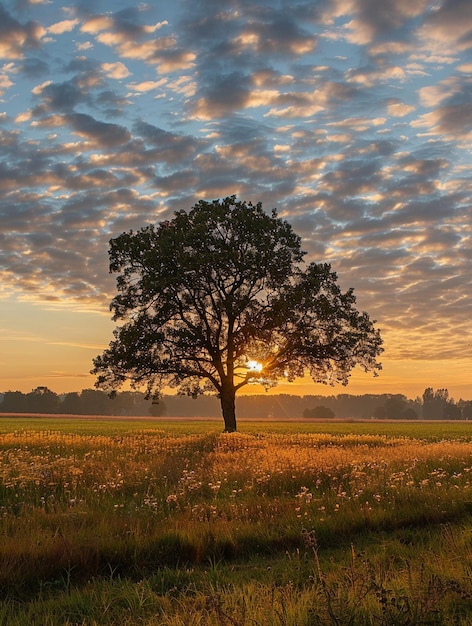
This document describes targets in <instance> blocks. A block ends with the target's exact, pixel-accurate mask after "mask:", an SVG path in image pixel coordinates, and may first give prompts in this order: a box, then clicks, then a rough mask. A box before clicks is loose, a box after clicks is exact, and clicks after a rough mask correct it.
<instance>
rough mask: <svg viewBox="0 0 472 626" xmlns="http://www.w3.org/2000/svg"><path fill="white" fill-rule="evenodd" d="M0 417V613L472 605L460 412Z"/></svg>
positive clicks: (292, 611)
mask: <svg viewBox="0 0 472 626" xmlns="http://www.w3.org/2000/svg"><path fill="white" fill-rule="evenodd" d="M219 426H220V425H219V424H217V423H215V422H205V421H194V422H190V421H188V422H184V421H178V420H174V421H170V420H169V421H167V422H165V421H161V422H157V421H139V420H135V421H126V420H112V419H103V420H90V419H83V420H72V419H64V420H62V419H58V418H55V419H54V418H51V419H50V418H44V417H42V418H37V419H35V418H23V417H14V418H13V417H11V418H10V417H4V418H1V419H0V533H1V538H0V593H1V596H0V625H5V626H7V625H8V626H10V625H12V626H20V625H21V626H23V625H24V624H30V625H33V626H53V625H64V626H65V625H67V626H72V625H77V626H78V625H83V626H85V625H87V626H88V625H90V626H92V625H102V624H103V625H112V624H113V625H115V624H122V625H125V626H126V625H135V624H143V625H148V626H151V625H158V624H159V625H163V626H177V625H189V626H190V625H192V626H193V625H195V626H196V625H208V626H213V625H215V626H217V625H218V626H228V625H233V626H254V625H260V626H262V625H280V626H311V625H317V624H319V625H323V624H335V625H339V626H341V625H342V626H344V625H353V626H355V625H369V624H372V625H374V624H382V625H384V626H394V625H405V626H406V625H417V624H418V625H419V624H438V625H441V624H444V625H453V624H454V625H459V626H460V625H463V626H465V625H466V624H470V623H472V577H471V574H472V428H471V426H470V425H469V424H468V423H465V422H455V423H438V422H434V423H419V422H415V423H398V422H395V423H385V422H384V423H377V422H364V423H348V422H330V423H303V424H297V423H294V422H287V423H283V422H272V423H269V422H265V423H264V424H262V423H258V422H246V423H244V422H243V423H242V424H241V432H239V433H231V434H223V433H220V432H218V431H217V429H218V427H219Z"/></svg>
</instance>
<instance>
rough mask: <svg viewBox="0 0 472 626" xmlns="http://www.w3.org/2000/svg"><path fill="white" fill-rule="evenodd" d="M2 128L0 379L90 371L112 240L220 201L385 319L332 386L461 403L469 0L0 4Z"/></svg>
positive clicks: (465, 352) (469, 139) (30, 382)
mask: <svg viewBox="0 0 472 626" xmlns="http://www.w3.org/2000/svg"><path fill="white" fill-rule="evenodd" d="M0 138H1V143H0V146H1V150H0V216H1V228H0V272H1V283H0V343H1V345H0V391H6V390H9V389H11V390H15V389H19V390H21V391H25V392H28V391H30V390H31V389H32V388H33V387H35V386H37V385H47V386H48V387H49V388H51V389H53V390H54V391H56V392H61V391H72V390H80V389H82V388H85V387H90V386H92V385H93V378H92V377H91V376H90V375H89V373H88V372H89V370H90V368H91V366H92V363H91V360H92V358H93V357H94V356H95V355H96V354H98V353H99V352H101V351H102V349H103V348H104V347H106V345H107V344H108V342H109V340H110V339H111V332H112V329H113V324H112V322H111V321H110V319H109V318H110V313H109V310H108V305H109V302H110V299H111V298H112V297H113V294H114V277H113V276H110V275H109V274H108V256H107V253H108V240H109V239H110V238H111V237H114V236H117V235H119V234H120V233H121V232H123V231H125V230H128V229H130V228H132V229H137V228H140V227H142V226H144V225H146V224H147V223H149V222H156V221H160V220H162V219H165V218H168V217H171V216H172V214H173V212H174V211H175V210H177V209H181V208H183V209H188V208H190V207H191V206H192V205H193V204H194V203H195V202H196V201H197V200H198V199H200V198H203V199H206V200H213V199H215V198H221V197H224V196H227V195H232V194H236V195H237V196H238V197H239V198H240V199H242V200H251V201H254V202H256V201H259V200H260V201H262V202H263V205H264V207H265V208H266V209H267V210H271V209H272V208H274V207H277V209H278V211H279V215H280V216H282V217H284V218H286V219H288V220H289V221H290V222H291V224H292V225H293V227H294V229H295V231H296V232H298V233H299V234H300V235H301V236H302V237H303V247H304V249H305V250H306V251H307V252H308V258H309V260H315V261H328V262H330V263H331V264H332V267H333V269H334V270H335V271H337V273H338V276H339V279H340V283H341V285H342V286H343V288H348V287H354V289H355V293H356V294H357V299H358V305H359V308H361V309H363V310H367V311H368V313H369V314H370V315H371V317H373V318H374V319H376V320H377V326H378V327H380V328H381V330H382V333H383V337H384V341H385V353H384V355H383V359H382V361H383V364H384V371H383V373H382V374H381V376H380V377H379V378H376V379H373V378H372V377H371V376H370V375H365V374H360V375H357V374H355V375H354V376H353V380H352V383H351V385H350V386H349V387H347V388H346V389H344V388H342V389H339V390H337V389H336V390H334V392H336V393H338V392H341V391H344V392H349V393H366V392H372V393H384V392H401V393H405V394H406V395H407V396H409V397H415V396H416V395H419V394H421V393H422V392H423V390H424V388H425V387H427V386H433V387H434V388H439V387H447V388H448V389H449V391H450V393H451V395H453V396H454V397H455V399H456V400H458V399H459V398H460V397H462V398H464V399H472V331H471V326H470V325H471V317H472V315H471V314H472V297H471V295H472V294H471V277H472V245H471V242H472V232H471V231H472V227H471V192H472V177H471V164H472V154H471V146H472V2H471V1H470V0H435V1H432V0H382V1H380V0H290V1H285V0H235V1H231V2H230V1H227V0H198V1H196V0H174V1H172V2H171V1H169V0H159V1H155V2H149V3H146V2H142V3H138V2H135V3H133V2H131V1H130V0H93V1H92V0H80V1H78V2H58V1H57V0H17V1H14V0H11V1H9V0H6V1H5V0H4V1H3V2H2V1H1V0H0ZM277 391H283V392H294V393H298V392H301V393H319V392H322V393H323V392H324V393H332V392H333V390H331V389H330V388H329V387H327V388H325V387H321V388H320V387H315V386H314V385H310V384H308V383H305V384H304V385H303V386H302V385H293V386H292V387H288V386H283V387H278V388H277Z"/></svg>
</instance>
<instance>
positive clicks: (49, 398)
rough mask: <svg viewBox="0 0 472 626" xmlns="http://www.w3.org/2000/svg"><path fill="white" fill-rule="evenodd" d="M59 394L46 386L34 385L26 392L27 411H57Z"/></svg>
mask: <svg viewBox="0 0 472 626" xmlns="http://www.w3.org/2000/svg"><path fill="white" fill-rule="evenodd" d="M59 402H60V399H59V396H58V395H57V393H54V391H51V390H50V389H48V388H47V387H36V389H33V391H31V392H30V393H28V394H26V406H27V411H28V413H46V414H48V413H57V410H58V407H59Z"/></svg>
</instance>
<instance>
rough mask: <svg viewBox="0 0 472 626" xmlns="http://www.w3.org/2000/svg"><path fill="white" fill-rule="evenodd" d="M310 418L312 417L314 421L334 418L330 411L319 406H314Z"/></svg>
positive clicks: (332, 412) (325, 407)
mask: <svg viewBox="0 0 472 626" xmlns="http://www.w3.org/2000/svg"><path fill="white" fill-rule="evenodd" d="M310 417H313V418H314V419H320V420H324V419H332V418H333V417H336V416H335V414H334V411H333V410H332V409H330V408H329V407H327V406H324V405H322V404H320V405H319V406H315V408H314V409H312V410H311V415H310Z"/></svg>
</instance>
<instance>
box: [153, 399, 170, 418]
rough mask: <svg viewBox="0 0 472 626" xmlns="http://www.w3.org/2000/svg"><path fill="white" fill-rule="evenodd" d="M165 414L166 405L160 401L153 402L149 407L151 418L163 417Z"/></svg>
mask: <svg viewBox="0 0 472 626" xmlns="http://www.w3.org/2000/svg"><path fill="white" fill-rule="evenodd" d="M166 412H167V406H166V403H165V402H164V401H163V400H160V399H159V400H156V401H155V402H153V403H152V404H151V406H150V407H149V415H152V416H153V417H163V416H164V415H166Z"/></svg>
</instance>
